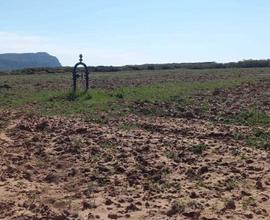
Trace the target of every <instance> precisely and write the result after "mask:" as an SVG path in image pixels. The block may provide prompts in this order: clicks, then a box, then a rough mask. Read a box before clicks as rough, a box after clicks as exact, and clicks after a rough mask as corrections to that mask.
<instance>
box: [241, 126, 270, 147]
mask: <svg viewBox="0 0 270 220" xmlns="http://www.w3.org/2000/svg"><path fill="white" fill-rule="evenodd" d="M253 132H254V133H253V135H251V136H249V137H248V139H247V140H246V142H247V144H248V145H249V146H252V147H255V148H259V149H263V150H270V132H266V131H263V130H261V129H256V130H254V131H253Z"/></svg>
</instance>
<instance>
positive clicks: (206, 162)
mask: <svg viewBox="0 0 270 220" xmlns="http://www.w3.org/2000/svg"><path fill="white" fill-rule="evenodd" d="M264 86H265V87H264ZM260 88H261V89H260ZM268 90H269V86H268V85H267V84H261V86H254V85H252V84H245V85H242V86H240V87H238V88H236V89H230V90H226V89H225V90H219V91H215V93H211V94H210V95H208V96H206V95H203V96H198V97H199V98H198V97H197V98H196V97H195V101H196V100H199V102H198V103H203V102H207V103H208V108H207V110H206V111H202V112H201V113H200V114H199V113H198V111H197V110H196V108H197V107H196V108H195V107H194V108H189V109H184V110H183V111H182V112H185V114H179V115H177V114H171V112H169V113H168V114H167V113H166V114H163V115H162V114H161V115H158V116H157V115H156V116H154V115H151V116H145V115H144V114H140V113H142V111H144V110H145V109H148V108H150V107H151V106H150V107H149V103H148V104H144V105H142V104H141V103H139V104H137V106H136V108H137V107H138V105H139V106H141V108H139V111H138V112H137V113H139V114H130V115H128V116H123V117H122V118H118V119H117V120H109V122H108V123H106V124H95V123H90V122H85V121H83V120H82V119H68V118H64V117H41V118H40V117H37V116H33V115H32V116H31V115H26V114H22V113H18V112H13V111H3V110H2V111H0V166H1V170H0V219H20V220H26V219H55V220H57V219H83V220H84V219H134V220H135V219H201V220H220V219H221V220H222V219H236V220H241V219H266V220H268V219H270V154H269V151H267V150H266V149H265V148H264V149H260V147H259V148H254V147H252V146H250V145H249V144H248V143H247V141H246V140H247V139H248V138H249V137H252V136H254V129H255V127H256V129H261V130H263V131H264V132H268V131H269V125H268V124H266V125H263V127H262V126H261V125H258V126H255V127H254V126H251V125H241V123H240V124H237V123H231V124H228V123H225V122H224V118H225V116H224V109H226V111H225V112H227V113H226V114H228V113H229V112H234V110H235V109H236V110H235V112H236V113H237V112H238V110H239V109H240V110H241V109H246V108H250V106H254V105H259V106H261V107H260V108H261V109H260V110H261V111H263V112H264V113H265V114H266V115H267V114H268V109H269V103H268V101H269V100H268V97H267V95H265V94H266V92H267V91H268ZM202 97H204V98H202ZM210 97H212V98H210ZM224 100H227V101H226V102H225V101H224ZM235 100H237V103H236V104H237V106H239V107H237V108H236V107H233V105H236V104H235ZM258 100H259V102H258V103H257V101H258ZM254 103H255V104H254ZM263 103H264V104H263ZM151 105H152V104H151ZM163 105H165V106H166V103H165V104H163ZM163 105H161V106H160V109H162V108H163ZM142 106H143V107H142ZM145 106H146V107H145ZM140 109H141V110H142V111H140ZM164 109H168V108H166V107H165V108H164ZM170 109H173V108H170ZM213 109H215V111H213ZM240 110H239V111H240ZM161 112H165V111H161ZM172 112H176V113H177V112H180V110H179V109H178V111H177V108H175V109H174V110H172ZM188 112H190V113H188ZM214 112H217V114H215V113H214ZM236 113H235V114H236ZM226 114H225V115H226ZM209 115H212V116H213V117H212V118H209ZM161 116H163V117H161ZM222 117H223V119H222V120H218V118H222ZM264 134H265V135H266V134H267V133H264ZM264 140H266V142H267V139H264ZM264 144H266V146H268V145H267V144H269V143H264Z"/></svg>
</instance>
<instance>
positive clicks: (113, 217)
mask: <svg viewBox="0 0 270 220" xmlns="http://www.w3.org/2000/svg"><path fill="white" fill-rule="evenodd" d="M108 218H110V219H118V216H117V214H109V215H108Z"/></svg>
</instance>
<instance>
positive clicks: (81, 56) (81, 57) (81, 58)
mask: <svg viewBox="0 0 270 220" xmlns="http://www.w3.org/2000/svg"><path fill="white" fill-rule="evenodd" d="M82 61H83V55H82V54H80V62H82Z"/></svg>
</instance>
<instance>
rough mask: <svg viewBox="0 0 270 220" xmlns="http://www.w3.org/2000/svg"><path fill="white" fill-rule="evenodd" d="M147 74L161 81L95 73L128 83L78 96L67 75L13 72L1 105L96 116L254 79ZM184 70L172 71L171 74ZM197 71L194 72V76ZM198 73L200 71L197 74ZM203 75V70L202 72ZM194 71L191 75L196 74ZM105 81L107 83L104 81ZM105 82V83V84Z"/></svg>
mask: <svg viewBox="0 0 270 220" xmlns="http://www.w3.org/2000/svg"><path fill="white" fill-rule="evenodd" d="M149 74H150V77H149V76H145V79H146V81H147V80H148V77H149V78H153V74H156V76H157V78H158V80H157V81H158V82H156V81H155V80H152V81H150V82H149V83H148V84H145V83H141V85H139V86H136V87H134V86H129V85H128V82H130V81H132V80H136V79H138V78H140V77H143V76H141V75H140V74H139V76H137V75H136V76H135V75H132V74H129V73H124V72H123V73H121V74H120V75H112V74H111V75H110V76H108V74H96V75H94V76H92V78H93V80H94V81H95V82H97V84H102V82H103V80H104V79H107V78H108V79H109V80H112V83H114V81H117V80H118V79H119V77H122V80H126V82H127V85H126V86H121V85H119V86H118V85H116V86H114V87H115V88H107V87H106V86H103V87H104V88H94V89H91V90H90V91H89V92H88V93H78V94H76V96H74V95H73V94H71V93H70V92H69V89H70V78H69V76H68V75H61V74H55V75H54V74H43V75H24V76H22V75H19V76H18V75H14V76H13V75H12V76H1V82H3V83H4V84H7V85H9V86H10V87H11V88H9V89H1V93H0V104H1V107H5V108H17V109H19V110H24V111H28V112H29V111H30V112H31V111H33V112H34V113H38V114H46V115H78V114H79V115H83V116H86V117H96V116H93V115H95V113H96V112H98V113H100V112H104V113H106V114H123V113H125V111H122V110H123V109H127V107H128V106H132V105H133V103H135V102H150V103H151V102H155V101H156V102H162V101H168V100H171V99H172V98H173V97H181V98H182V99H183V100H185V99H186V98H187V97H188V96H190V95H192V94H193V93H198V92H200V91H207V90H214V89H217V88H224V87H230V86H236V85H239V84H241V83H242V82H246V81H252V80H254V79H253V78H252V77H242V78H238V79H237V80H235V79H233V80H232V79H228V80H211V81H209V80H205V82H196V81H191V82H181V81H180V80H179V81H178V80H176V81H175V82H164V83H161V82H159V80H161V79H163V78H167V77H168V72H166V71H165V72H164V73H163V72H160V73H153V72H151V71H150V73H149ZM177 74H178V75H180V76H182V75H183V73H182V72H180V73H177V72H172V77H175V76H177ZM194 74H195V73H193V75H194ZM196 74H198V73H196ZM203 74H204V73H203ZM193 75H192V74H191V76H193ZM104 84H105V83H104ZM104 84H102V85H104Z"/></svg>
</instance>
